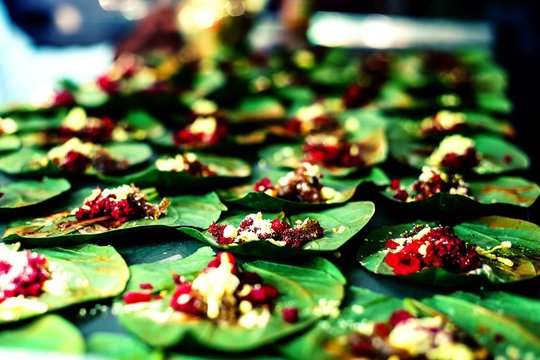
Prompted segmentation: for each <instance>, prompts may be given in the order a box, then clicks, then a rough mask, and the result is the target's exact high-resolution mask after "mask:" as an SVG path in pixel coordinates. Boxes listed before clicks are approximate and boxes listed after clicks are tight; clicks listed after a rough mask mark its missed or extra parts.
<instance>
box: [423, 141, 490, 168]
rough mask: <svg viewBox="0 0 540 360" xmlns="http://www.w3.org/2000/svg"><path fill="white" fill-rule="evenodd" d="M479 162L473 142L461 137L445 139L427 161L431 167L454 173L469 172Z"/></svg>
mask: <svg viewBox="0 0 540 360" xmlns="http://www.w3.org/2000/svg"><path fill="white" fill-rule="evenodd" d="M479 162H480V156H479V154H478V153H477V152H476V149H475V144H474V141H473V140H472V139H470V138H467V137H464V136H461V135H451V136H447V137H445V138H444V139H443V140H442V141H441V143H440V144H439V146H438V147H437V148H436V149H435V150H434V151H433V153H431V155H430V156H429V158H428V159H427V163H428V164H430V165H432V166H436V167H442V168H446V169H448V170H451V171H456V172H460V171H465V170H470V169H472V168H473V167H475V166H476V165H478V163H479Z"/></svg>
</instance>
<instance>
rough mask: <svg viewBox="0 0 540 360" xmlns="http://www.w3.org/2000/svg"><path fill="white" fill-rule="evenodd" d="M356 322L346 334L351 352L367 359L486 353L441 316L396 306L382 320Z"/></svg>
mask: <svg viewBox="0 0 540 360" xmlns="http://www.w3.org/2000/svg"><path fill="white" fill-rule="evenodd" d="M362 325H363V326H359V327H358V329H357V330H356V331H354V332H353V333H351V334H350V335H349V337H348V347H349V349H350V352H351V353H353V354H354V355H355V356H358V357H361V358H369V359H379V358H381V359H383V358H384V359H393V358H396V359H398V358H399V359H471V360H476V359H487V358H489V356H488V355H489V354H488V352H487V350H486V349H485V348H482V347H480V345H478V344H477V343H476V342H475V341H474V340H473V339H472V338H471V337H470V336H468V335H466V334H465V333H464V332H462V331H461V330H459V329H458V328H456V327H455V326H454V325H453V324H450V323H449V322H448V321H447V320H446V319H445V318H443V317H442V316H431V317H422V318H417V317H414V316H413V315H412V314H410V313H409V312H408V311H406V310H402V309H399V310H396V311H395V312H394V313H393V314H392V315H391V316H390V319H389V320H387V321H386V322H376V323H367V324H362Z"/></svg>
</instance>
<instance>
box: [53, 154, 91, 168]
mask: <svg viewBox="0 0 540 360" xmlns="http://www.w3.org/2000/svg"><path fill="white" fill-rule="evenodd" d="M63 161H64V162H63V163H59V164H57V165H58V166H59V167H60V168H62V169H64V170H67V171H73V172H84V171H86V169H88V167H89V166H90V165H91V163H92V161H91V160H90V158H89V157H88V156H86V155H84V154H81V153H80V152H77V151H75V150H70V151H68V152H67V154H66V158H65V160H63Z"/></svg>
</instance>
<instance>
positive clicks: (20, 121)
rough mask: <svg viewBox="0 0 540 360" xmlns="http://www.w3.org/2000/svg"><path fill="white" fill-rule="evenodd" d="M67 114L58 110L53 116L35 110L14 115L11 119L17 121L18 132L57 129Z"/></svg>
mask: <svg viewBox="0 0 540 360" xmlns="http://www.w3.org/2000/svg"><path fill="white" fill-rule="evenodd" d="M65 116H66V111H58V112H56V113H55V114H52V116H51V115H47V116H46V115H45V114H40V113H39V112H33V113H29V114H25V115H22V114H21V115H14V116H11V119H12V120H14V121H15V124H16V127H17V128H16V132H17V133H27V132H35V131H44V130H50V129H55V128H57V127H58V126H59V125H60V124H61V123H62V121H63V120H64V118H65Z"/></svg>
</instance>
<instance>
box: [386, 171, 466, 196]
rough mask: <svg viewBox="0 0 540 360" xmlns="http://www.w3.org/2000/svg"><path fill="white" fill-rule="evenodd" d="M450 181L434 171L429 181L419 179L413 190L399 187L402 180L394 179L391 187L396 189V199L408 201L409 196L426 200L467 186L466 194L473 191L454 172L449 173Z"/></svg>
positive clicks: (413, 185)
mask: <svg viewBox="0 0 540 360" xmlns="http://www.w3.org/2000/svg"><path fill="white" fill-rule="evenodd" d="M447 178H448V181H445V180H443V179H442V177H441V175H440V174H437V173H432V176H431V177H430V178H429V180H428V181H422V180H417V181H415V182H414V183H413V184H412V189H411V192H410V193H409V192H407V190H405V189H401V188H400V187H399V183H400V181H399V180H398V179H393V180H392V182H391V184H390V188H391V189H392V190H394V191H395V193H394V199H397V200H400V201H407V199H408V198H409V196H411V197H413V198H414V199H415V200H424V199H427V198H429V197H431V196H433V195H435V194H439V193H450V191H451V190H452V189H457V188H463V187H466V188H467V192H466V195H470V193H471V191H470V189H469V186H468V185H467V184H465V183H463V182H461V183H460V181H459V179H458V178H456V177H455V176H454V175H452V174H448V175H447Z"/></svg>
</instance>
